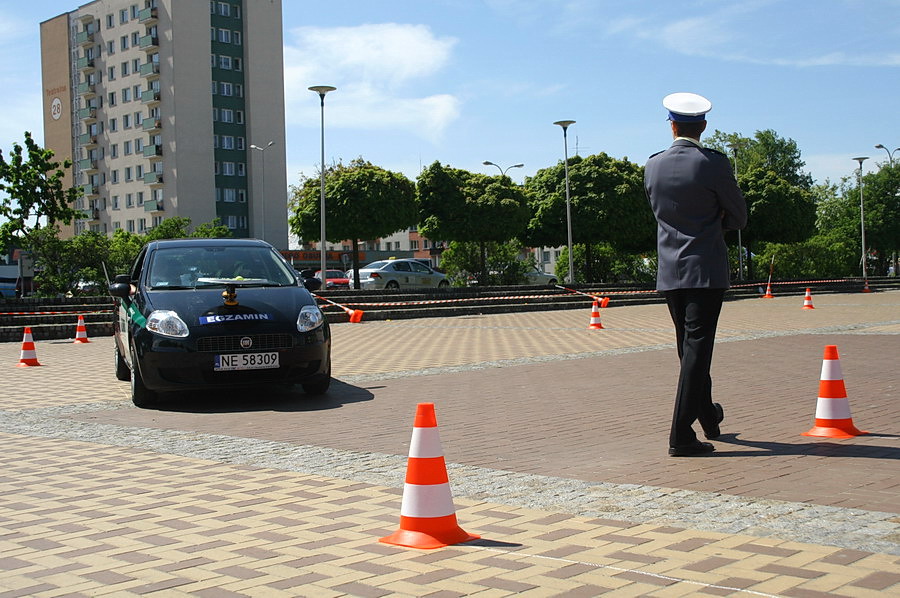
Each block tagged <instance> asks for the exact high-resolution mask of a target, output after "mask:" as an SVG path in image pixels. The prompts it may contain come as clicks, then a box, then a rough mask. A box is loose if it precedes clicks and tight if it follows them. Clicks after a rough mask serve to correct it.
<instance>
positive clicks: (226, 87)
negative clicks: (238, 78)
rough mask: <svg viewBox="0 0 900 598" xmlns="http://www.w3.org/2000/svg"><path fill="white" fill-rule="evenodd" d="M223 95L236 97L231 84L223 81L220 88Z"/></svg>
mask: <svg viewBox="0 0 900 598" xmlns="http://www.w3.org/2000/svg"><path fill="white" fill-rule="evenodd" d="M219 88H220V90H221V93H222V95H223V96H232V95H234V87H233V86H232V85H231V83H228V82H225V81H223V82H222V83H221V84H220V86H219Z"/></svg>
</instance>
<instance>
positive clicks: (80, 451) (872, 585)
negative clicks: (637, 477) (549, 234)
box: [0, 293, 900, 598]
mask: <svg viewBox="0 0 900 598" xmlns="http://www.w3.org/2000/svg"><path fill="white" fill-rule="evenodd" d="M898 296H900V294H898V293H879V294H877V295H861V294H860V295H823V296H814V302H815V304H816V307H817V308H819V307H820V306H821V307H823V308H825V307H827V308H828V309H823V310H822V311H821V312H819V311H816V310H805V311H802V310H800V309H799V305H800V304H799V303H798V308H797V310H796V311H793V306H794V304H795V303H797V302H798V299H797V298H796V297H793V298H781V297H777V298H776V299H773V300H759V301H758V302H757V301H742V302H735V303H729V304H727V305H726V307H725V310H724V312H723V318H722V321H721V329H722V334H721V335H720V338H722V339H723V340H727V339H728V338H729V337H731V338H740V337H742V336H745V335H753V334H757V335H758V334H760V333H767V332H771V333H780V332H781V331H784V330H789V329H793V330H797V329H819V328H823V327H828V326H833V325H835V323H836V322H839V323H840V324H841V325H842V326H845V327H847V326H848V327H852V326H854V325H855V324H860V325H861V330H860V332H862V333H871V332H876V331H877V332H880V333H887V334H891V333H898V332H900V330H898V328H900V326H898V324H897V323H896V320H898V319H900V311H898V305H900V303H898ZM801 301H802V299H801ZM601 315H602V320H603V323H604V326H605V327H606V329H605V330H604V331H602V332H599V333H598V332H597V331H588V330H586V327H587V323H588V317H589V314H588V312H587V311H585V313H582V312H581V310H570V311H562V312H543V313H538V314H533V317H529V318H525V319H524V320H523V318H522V315H521V314H518V315H516V314H510V315H495V316H484V317H471V318H454V319H445V320H441V321H422V320H419V321H417V320H405V321H395V322H367V323H363V324H361V325H352V324H347V325H340V326H336V327H335V328H334V330H335V355H336V360H335V361H336V363H340V364H342V370H341V371H339V372H335V375H336V376H337V377H340V376H350V375H354V374H357V375H360V374H377V373H392V372H397V371H401V372H402V371H411V370H415V369H420V368H439V367H453V366H464V365H472V364H478V363H483V362H497V361H503V360H515V359H521V358H539V357H552V356H555V355H562V354H568V355H577V354H579V353H592V352H598V351H605V350H612V349H623V348H624V349H627V348H635V347H648V346H654V345H659V344H667V343H670V342H671V339H670V334H671V332H670V328H669V326H668V324H667V315H666V313H665V308H664V307H662V306H659V305H655V306H635V307H629V308H623V309H607V310H603V312H602V314H601ZM866 322H869V323H871V322H886V324H884V325H882V326H868V327H862V325H863V324H865V323H866ZM536 331H539V332H540V334H537V333H536ZM538 336H540V337H541V338H540V341H539V342H538V341H536V340H535V337H538ZM438 339H439V340H438ZM557 343H558V344H557ZM385 346H387V347H392V348H391V349H389V350H385V349H384V348H383V347H385ZM413 346H414V347H416V348H417V350H416V351H403V350H399V349H398V348H401V347H413ZM378 347H381V350H380V351H378V350H375V349H376V348H378ZM462 347H465V348H467V349H468V348H470V347H475V348H476V349H475V350H461V348H462ZM558 347H565V352H561V351H559V350H558ZM111 348H112V345H111V342H110V339H94V340H93V342H92V343H91V344H90V345H85V346H71V345H70V344H69V343H66V342H59V341H55V342H54V341H48V342H43V343H38V358H39V359H42V358H43V357H45V356H46V359H45V360H44V362H45V364H46V365H45V366H44V367H46V370H43V369H38V368H21V369H16V370H13V371H7V372H4V375H5V376H6V378H5V379H4V380H6V381H7V384H6V387H5V388H4V392H3V396H2V399H0V409H2V410H3V411H10V412H24V411H27V410H30V409H36V408H39V407H53V406H59V405H77V404H81V403H96V402H97V401H109V402H121V401H125V400H127V384H122V383H114V382H110V380H111V375H110V378H102V379H84V378H83V377H82V374H83V371H84V368H83V367H80V365H79V360H78V359H72V358H71V355H73V354H77V352H78V351H82V356H83V357H84V359H96V358H97V353H101V354H110V352H111ZM63 354H66V355H67V356H68V357H67V358H66V359H59V356H61V355H63ZM0 357H2V358H3V359H4V361H5V362H6V363H7V364H8V366H7V367H10V368H12V367H13V364H14V363H15V362H16V360H17V358H18V347H13V346H11V345H10V344H7V345H4V346H0ZM109 357H110V358H109V361H110V372H111V361H112V360H111V355H110V356H109ZM38 372H40V375H41V376H52V377H53V378H54V379H55V380H58V384H57V391H56V392H53V393H40V394H38V393H36V392H34V391H33V390H32V388H31V384H30V383H29V377H30V376H34V375H36V374H37V373H38ZM0 447H2V451H0V598H2V597H5V596H36V597H37V596H39V597H62V596H68V597H78V596H146V595H153V596H201V597H202V596H210V597H212V596H215V597H217V598H218V597H228V596H236V597H237V596H265V597H270V596H273V597H278V596H316V597H318V596H426V595H433V596H460V595H471V596H512V595H523V596H594V595H601V594H602V595H605V596H688V595H696V594H706V595H734V596H768V595H790V596H826V595H828V596H830V595H835V596H890V595H898V593H900V559H898V557H897V556H893V555H888V554H877V553H868V552H864V551H858V550H849V549H841V548H836V547H830V546H819V545H813V544H803V543H798V542H791V541H786V540H783V539H777V538H760V537H755V536H744V535H740V534H721V533H714V532H701V531H695V530H690V529H682V528H676V527H663V526H657V525H650V524H630V523H624V522H618V521H614V520H604V519H590V518H584V517H577V516H569V515H566V514H560V513H549V512H543V511H539V510H534V509H527V508H522V507H513V506H507V505H497V504H491V503H485V502H478V501H474V500H469V499H457V500H456V507H457V515H458V518H459V520H460V524H461V525H462V526H463V527H464V528H465V529H467V530H468V531H470V532H473V533H478V534H480V535H481V536H482V540H481V541H478V542H475V543H471V544H466V545H459V546H454V547H448V548H444V549H439V550H435V551H420V550H414V549H400V548H396V547H392V546H386V545H383V544H380V543H378V542H377V538H378V537H380V536H383V535H386V534H387V533H390V532H391V531H393V530H394V529H396V526H397V521H398V515H399V503H400V492H399V489H397V488H386V487H382V486H375V485H369V484H363V483H358V482H353V481H347V480H341V479H337V478H328V477H324V476H312V475H304V474H301V473H295V472H287V471H281V470H273V469H266V468H261V467H260V468H256V467H241V466H234V465H227V464H223V463H219V462H216V461H208V460H200V459H190V458H187V457H181V456H175V455H167V454H159V453H154V452H150V451H145V450H141V449H138V448H122V447H114V446H107V445H103V444H100V443H89V442H76V441H68V440H59V439H46V438H38V437H30V436H26V435H18V434H8V433H0Z"/></svg>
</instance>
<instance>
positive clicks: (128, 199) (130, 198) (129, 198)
mask: <svg viewBox="0 0 900 598" xmlns="http://www.w3.org/2000/svg"><path fill="white" fill-rule="evenodd" d="M125 207H126V208H133V207H134V195H133V194H131V193H126V194H125Z"/></svg>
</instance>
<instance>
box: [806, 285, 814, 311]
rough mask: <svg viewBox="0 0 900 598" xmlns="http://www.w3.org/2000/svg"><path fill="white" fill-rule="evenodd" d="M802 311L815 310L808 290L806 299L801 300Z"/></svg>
mask: <svg viewBox="0 0 900 598" xmlns="http://www.w3.org/2000/svg"><path fill="white" fill-rule="evenodd" d="M803 309H815V307H813V304H812V295H811V294H810V292H809V289H806V297H804V298H803Z"/></svg>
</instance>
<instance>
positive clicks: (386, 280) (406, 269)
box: [347, 258, 450, 290]
mask: <svg viewBox="0 0 900 598" xmlns="http://www.w3.org/2000/svg"><path fill="white" fill-rule="evenodd" d="M347 276H349V277H350V287H353V270H350V271H349V272H347ZM448 286H450V282H449V281H448V280H447V277H446V276H445V275H444V274H442V273H440V272H438V271H436V270H433V269H432V268H430V267H428V266H426V265H425V264H423V263H422V262H421V261H420V260H417V259H414V258H398V259H391V260H379V261H377V262H372V263H371V264H368V265H366V266H364V267H363V268H360V269H359V288H361V289H367V290H368V289H428V288H444V287H448Z"/></svg>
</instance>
